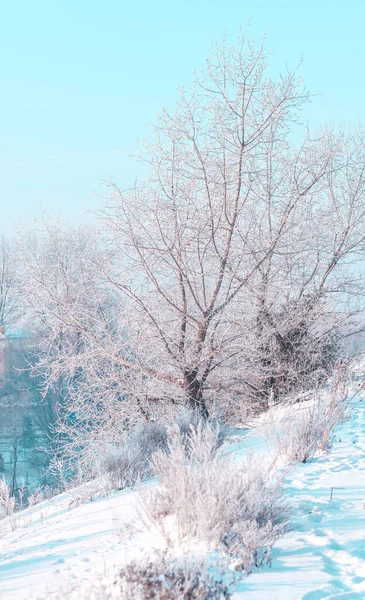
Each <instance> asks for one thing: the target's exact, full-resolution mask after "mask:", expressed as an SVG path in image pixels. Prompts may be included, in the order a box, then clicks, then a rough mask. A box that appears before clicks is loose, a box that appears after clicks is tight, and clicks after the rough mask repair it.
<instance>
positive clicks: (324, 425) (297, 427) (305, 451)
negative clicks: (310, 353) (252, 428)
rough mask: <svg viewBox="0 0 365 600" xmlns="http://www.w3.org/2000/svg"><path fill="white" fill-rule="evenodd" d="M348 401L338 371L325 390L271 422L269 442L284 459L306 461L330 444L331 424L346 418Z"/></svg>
mask: <svg viewBox="0 0 365 600" xmlns="http://www.w3.org/2000/svg"><path fill="white" fill-rule="evenodd" d="M349 403H350V399H349V398H347V388H346V379H345V377H344V375H343V373H342V371H339V372H338V373H337V374H336V375H335V377H334V378H333V381H332V382H331V386H330V389H329V390H322V391H321V392H318V393H316V394H314V395H313V397H312V398H310V399H309V400H308V401H306V402H304V403H301V404H300V405H299V404H297V405H294V406H293V407H291V408H290V409H288V411H287V412H286V413H285V414H284V416H283V417H282V418H280V419H278V420H277V421H276V422H275V423H274V424H273V425H272V427H271V432H270V434H269V437H270V438H271V439H270V443H272V444H273V445H274V447H275V448H276V450H277V451H278V454H279V455H280V456H282V457H283V458H285V459H286V460H289V461H296V462H302V463H305V462H308V461H309V460H310V459H312V458H313V457H314V456H315V454H316V453H317V452H321V451H322V452H325V451H326V450H328V449H329V448H330V447H331V445H332V442H333V438H334V430H335V427H336V426H337V425H338V424H339V423H341V421H343V420H344V419H345V418H346V416H347V410H348V407H349Z"/></svg>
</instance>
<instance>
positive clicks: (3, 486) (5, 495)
mask: <svg viewBox="0 0 365 600" xmlns="http://www.w3.org/2000/svg"><path fill="white" fill-rule="evenodd" d="M14 506H15V498H14V497H13V496H11V494H10V490H9V486H8V485H7V483H6V481H5V479H4V477H3V478H2V479H0V519H3V518H5V517H8V519H9V524H10V527H11V529H12V530H14V529H16V521H15V519H14Z"/></svg>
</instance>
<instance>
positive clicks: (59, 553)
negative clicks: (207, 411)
mask: <svg viewBox="0 0 365 600" xmlns="http://www.w3.org/2000/svg"><path fill="white" fill-rule="evenodd" d="M337 438H338V439H337V440H336V442H335V444H334V447H333V449H332V452H331V453H330V454H328V455H324V456H321V457H319V458H317V459H316V460H315V461H313V462H312V463H310V464H305V465H298V466H295V467H294V469H293V470H292V471H291V472H290V475H289V476H288V477H287V492H288V496H289V498H290V501H291V503H292V505H293V518H292V522H291V529H292V530H291V531H290V532H289V533H288V534H287V535H286V536H285V537H284V538H283V539H282V540H280V541H279V542H278V544H277V546H276V548H275V549H274V552H273V563H272V567H271V568H270V567H265V568H263V569H262V570H260V571H256V572H255V573H253V574H252V575H250V576H249V577H248V578H247V579H245V580H244V581H243V582H242V583H241V585H240V587H239V589H238V590H237V592H236V594H235V595H234V600H241V599H242V600H243V599H250V600H267V599H270V600H276V599H278V600H279V599H280V600H289V599H290V600H299V599H301V600H320V599H323V598H332V599H335V598H336V599H338V600H340V599H346V600H357V599H361V598H365V510H364V503H365V402H364V403H362V402H357V403H355V404H354V405H353V409H352V414H351V419H350V420H349V421H348V422H347V423H345V424H344V425H342V426H340V427H339V428H338V430H337ZM248 444H250V445H251V444H252V446H253V447H254V449H255V451H258V452H264V448H263V444H262V443H261V436H260V431H259V430H256V432H255V433H254V434H251V435H250V436H249V440H247V442H245V443H244V444H236V445H234V446H233V447H232V449H231V450H232V451H235V452H238V453H240V452H242V451H243V448H247V445H248ZM147 485H153V482H151V483H149V484H147ZM331 487H335V488H340V489H334V490H333V499H332V500H330V494H331V490H330V488H331ZM73 500H74V497H73V496H71V495H70V494H63V495H61V496H59V497H57V498H54V499H53V500H51V501H48V502H46V503H43V504H42V505H39V506H38V507H36V508H33V509H32V510H28V511H24V512H23V513H21V515H20V516H18V519H19V527H18V529H16V530H15V531H13V532H8V533H6V535H5V536H3V537H0V599H1V600H25V599H43V598H48V597H49V598H52V596H53V594H52V591H53V590H60V589H64V590H67V589H69V586H70V585H72V583H73V582H75V581H79V580H88V579H90V578H92V577H95V575H98V574H100V576H101V577H102V576H104V575H105V574H106V575H109V574H111V573H112V572H113V566H114V565H118V564H122V563H125V562H126V561H129V560H131V559H132V558H133V557H137V556H139V555H141V554H142V553H143V552H144V551H146V550H148V549H149V548H153V547H156V545H157V546H159V545H160V544H161V542H162V541H161V540H159V539H158V537H154V536H153V535H151V534H150V533H149V532H146V531H145V530H144V529H143V525H141V523H140V520H139V517H138V513H137V509H136V503H137V493H136V492H130V491H124V492H120V493H115V494H113V495H112V496H111V497H109V498H106V499H102V500H97V501H94V502H91V503H87V504H83V505H81V506H78V507H74V505H75V502H73ZM30 523H31V524H30ZM76 597H77V596H76Z"/></svg>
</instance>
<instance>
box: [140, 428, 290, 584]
mask: <svg viewBox="0 0 365 600" xmlns="http://www.w3.org/2000/svg"><path fill="white" fill-rule="evenodd" d="M168 449H169V452H168V453H166V452H161V451H158V452H157V453H156V454H155V455H154V456H153V458H152V466H153V469H154V472H155V473H156V475H157V476H158V480H159V484H160V485H159V486H158V487H157V488H156V489H153V490H151V491H145V492H144V493H142V495H141V506H142V508H141V510H142V515H144V516H145V518H146V519H147V522H149V523H151V524H152V523H155V524H157V526H158V527H159V529H160V530H161V531H162V533H163V534H164V535H165V536H166V537H167V538H168V540H169V542H170V543H173V542H174V541H175V540H174V539H173V538H174V536H176V537H177V541H178V542H179V543H180V542H182V541H183V540H184V539H186V538H197V539H199V540H204V541H206V542H207V543H208V544H210V545H211V544H213V546H215V547H217V546H221V547H222V548H224V549H225V551H226V552H227V553H228V554H229V555H230V556H231V557H232V558H234V560H235V565H236V568H237V569H242V570H245V571H246V572H249V571H250V570H251V569H252V567H253V565H255V564H259V563H260V564H262V563H263V562H265V561H266V562H269V561H270V550H271V547H272V546H273V544H274V542H275V541H276V539H277V538H278V537H280V536H281V535H282V534H283V533H284V531H285V525H286V522H287V517H288V510H287V507H286V505H285V503H284V500H283V492H282V487H281V477H280V476H279V475H278V473H277V471H276V470H275V469H274V468H273V466H272V465H268V464H263V463H262V459H260V458H256V457H254V456H252V455H249V456H248V457H246V459H245V460H243V462H242V464H240V465H238V464H237V463H235V462H234V461H233V460H231V459H230V458H229V457H227V456H226V455H224V454H223V452H222V449H221V448H220V447H219V442H218V432H217V430H216V429H213V428H212V427H210V426H206V427H205V428H202V427H201V426H199V427H198V428H197V429H191V431H190V434H189V435H188V436H187V438H186V437H185V439H184V436H182V435H181V434H180V432H179V430H178V428H177V427H175V428H174V429H173V430H172V431H171V435H170V437H169V441H168Z"/></svg>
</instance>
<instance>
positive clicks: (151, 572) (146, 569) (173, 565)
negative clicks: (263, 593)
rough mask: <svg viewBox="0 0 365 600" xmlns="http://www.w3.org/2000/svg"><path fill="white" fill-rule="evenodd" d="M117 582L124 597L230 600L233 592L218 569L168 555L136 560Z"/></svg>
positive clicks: (122, 571)
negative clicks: (149, 559)
mask: <svg viewBox="0 0 365 600" xmlns="http://www.w3.org/2000/svg"><path fill="white" fill-rule="evenodd" d="M116 583H117V585H118V584H119V586H120V589H121V592H122V593H121V598H123V599H124V600H227V599H229V598H231V595H232V593H233V589H232V586H230V585H229V584H228V583H227V582H225V581H224V578H223V577H222V575H221V574H220V573H219V572H217V570H215V571H213V572H210V571H209V570H208V569H207V568H206V567H204V566H203V565H199V564H195V563H194V562H190V563H189V562H183V563H182V562H181V561H180V562H179V561H178V560H168V559H166V558H160V559H159V560H157V561H150V562H145V563H137V562H133V563H131V564H129V565H128V566H127V567H125V568H123V569H121V571H120V573H119V581H118V579H117V582H116Z"/></svg>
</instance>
